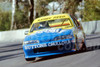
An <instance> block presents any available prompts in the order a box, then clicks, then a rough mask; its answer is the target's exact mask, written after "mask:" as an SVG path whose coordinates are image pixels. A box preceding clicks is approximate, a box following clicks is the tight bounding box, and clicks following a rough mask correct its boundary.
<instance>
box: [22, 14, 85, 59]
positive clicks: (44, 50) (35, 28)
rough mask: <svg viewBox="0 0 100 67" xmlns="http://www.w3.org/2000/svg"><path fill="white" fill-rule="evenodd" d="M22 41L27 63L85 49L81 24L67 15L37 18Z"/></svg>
mask: <svg viewBox="0 0 100 67" xmlns="http://www.w3.org/2000/svg"><path fill="white" fill-rule="evenodd" d="M25 34H27V36H26V37H25V39H24V41H23V50H24V54H25V59H26V60H27V61H30V60H35V58H36V57H44V56H50V55H57V54H64V53H68V52H74V51H79V50H83V49H86V42H85V33H84V31H83V28H82V26H81V24H80V23H79V22H78V21H77V20H76V19H75V18H74V17H73V16H71V15H69V14H58V15H51V16H45V17H40V18H37V19H35V20H34V21H33V23H32V25H31V27H30V30H29V32H28V33H27V32H26V33H25Z"/></svg>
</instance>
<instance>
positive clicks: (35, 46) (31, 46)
mask: <svg viewBox="0 0 100 67" xmlns="http://www.w3.org/2000/svg"><path fill="white" fill-rule="evenodd" d="M70 43H71V42H70V40H68V41H62V42H52V43H47V44H46V43H45V44H38V45H30V46H26V45H25V50H28V49H35V48H42V47H50V46H57V45H65V44H70Z"/></svg>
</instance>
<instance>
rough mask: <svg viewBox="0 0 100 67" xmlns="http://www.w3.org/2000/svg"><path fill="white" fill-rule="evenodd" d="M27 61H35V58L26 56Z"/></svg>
mask: <svg viewBox="0 0 100 67" xmlns="http://www.w3.org/2000/svg"><path fill="white" fill-rule="evenodd" d="M25 60H26V61H35V58H25Z"/></svg>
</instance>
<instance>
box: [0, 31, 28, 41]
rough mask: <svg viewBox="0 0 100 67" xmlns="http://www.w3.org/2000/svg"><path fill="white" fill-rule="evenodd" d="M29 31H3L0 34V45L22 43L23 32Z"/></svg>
mask: <svg viewBox="0 0 100 67" xmlns="http://www.w3.org/2000/svg"><path fill="white" fill-rule="evenodd" d="M27 30H29V29H20V30H13V31H4V32H0V43H5V42H6V43H9V42H19V43H20V42H22V41H23V39H24V37H25V35H24V32H25V31H27Z"/></svg>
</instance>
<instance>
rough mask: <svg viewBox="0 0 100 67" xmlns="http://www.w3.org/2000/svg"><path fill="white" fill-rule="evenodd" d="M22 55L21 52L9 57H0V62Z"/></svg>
mask: <svg viewBox="0 0 100 67" xmlns="http://www.w3.org/2000/svg"><path fill="white" fill-rule="evenodd" d="M22 55H23V52H20V53H15V54H10V55H6V56H1V57H0V61H3V60H7V59H12V58H16V57H20V56H22Z"/></svg>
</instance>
